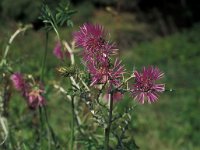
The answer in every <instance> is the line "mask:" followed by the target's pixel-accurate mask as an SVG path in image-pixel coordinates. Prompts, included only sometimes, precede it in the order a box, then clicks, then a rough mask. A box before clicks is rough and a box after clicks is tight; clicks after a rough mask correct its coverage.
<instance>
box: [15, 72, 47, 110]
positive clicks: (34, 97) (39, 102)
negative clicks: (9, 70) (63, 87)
mask: <svg viewBox="0 0 200 150" xmlns="http://www.w3.org/2000/svg"><path fill="white" fill-rule="evenodd" d="M11 80H12V82H13V85H14V87H15V88H16V89H17V90H18V91H20V92H21V94H22V96H23V97H24V99H25V100H26V101H27V103H28V106H29V107H30V108H32V109H35V108H37V107H38V106H43V105H44V104H45V99H44V97H43V96H42V94H44V88H43V86H42V85H41V84H36V83H34V84H31V83H30V82H29V81H26V80H25V79H24V76H23V75H22V74H20V73H18V72H17V73H14V74H12V75H11Z"/></svg>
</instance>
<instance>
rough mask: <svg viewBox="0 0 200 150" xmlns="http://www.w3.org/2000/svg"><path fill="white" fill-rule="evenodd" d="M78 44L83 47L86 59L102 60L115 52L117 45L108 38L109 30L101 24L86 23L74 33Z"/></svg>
mask: <svg viewBox="0 0 200 150" xmlns="http://www.w3.org/2000/svg"><path fill="white" fill-rule="evenodd" d="M74 40H75V44H76V46H79V47H82V48H83V49H84V51H83V59H84V61H86V62H87V61H90V59H96V60H98V61H101V60H103V59H105V57H107V58H108V57H109V55H111V54H114V53H115V51H116V48H115V45H114V44H113V43H110V42H109V41H108V40H107V32H106V31H105V30H104V28H103V27H102V26H101V25H93V24H89V23H87V24H84V25H83V26H82V27H80V31H78V32H75V33H74Z"/></svg>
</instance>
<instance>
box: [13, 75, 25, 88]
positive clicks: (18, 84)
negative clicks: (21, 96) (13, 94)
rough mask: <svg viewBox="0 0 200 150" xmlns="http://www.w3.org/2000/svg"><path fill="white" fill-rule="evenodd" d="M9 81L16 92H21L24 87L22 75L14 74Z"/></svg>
mask: <svg viewBox="0 0 200 150" xmlns="http://www.w3.org/2000/svg"><path fill="white" fill-rule="evenodd" d="M10 79H11V80H12V83H13V85H14V87H15V89H16V90H19V91H20V90H23V89H24V87H25V81H24V78H23V75H22V74H21V73H19V72H16V73H14V74H12V75H11V77H10Z"/></svg>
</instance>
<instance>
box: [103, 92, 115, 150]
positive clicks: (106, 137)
mask: <svg viewBox="0 0 200 150" xmlns="http://www.w3.org/2000/svg"><path fill="white" fill-rule="evenodd" d="M112 111H113V92H112V91H111V93H110V97H109V118H108V126H107V127H106V128H105V145H104V149H105V150H109V139H110V128H111V125H112Z"/></svg>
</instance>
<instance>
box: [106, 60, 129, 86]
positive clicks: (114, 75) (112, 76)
mask: <svg viewBox="0 0 200 150" xmlns="http://www.w3.org/2000/svg"><path fill="white" fill-rule="evenodd" d="M124 72H125V69H124V66H123V65H121V61H119V60H118V59H116V60H115V63H114V66H113V68H112V69H110V70H109V72H108V75H109V82H110V85H114V86H119V85H120V83H121V78H122V75H123V73H124Z"/></svg>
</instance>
